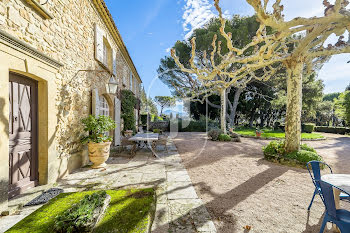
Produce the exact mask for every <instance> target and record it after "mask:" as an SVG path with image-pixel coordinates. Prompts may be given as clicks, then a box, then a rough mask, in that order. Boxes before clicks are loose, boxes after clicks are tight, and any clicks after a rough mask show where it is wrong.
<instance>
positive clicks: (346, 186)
mask: <svg viewBox="0 0 350 233" xmlns="http://www.w3.org/2000/svg"><path fill="white" fill-rule="evenodd" d="M321 180H323V181H325V182H327V183H329V184H332V185H334V186H336V187H338V188H340V189H342V190H343V191H344V192H346V194H349V195H350V174H327V175H323V176H322V177H321ZM333 193H334V202H335V208H336V209H339V208H340V205H339V202H340V193H341V191H340V190H339V189H337V188H333ZM333 230H336V231H339V229H338V228H337V227H335V225H333Z"/></svg>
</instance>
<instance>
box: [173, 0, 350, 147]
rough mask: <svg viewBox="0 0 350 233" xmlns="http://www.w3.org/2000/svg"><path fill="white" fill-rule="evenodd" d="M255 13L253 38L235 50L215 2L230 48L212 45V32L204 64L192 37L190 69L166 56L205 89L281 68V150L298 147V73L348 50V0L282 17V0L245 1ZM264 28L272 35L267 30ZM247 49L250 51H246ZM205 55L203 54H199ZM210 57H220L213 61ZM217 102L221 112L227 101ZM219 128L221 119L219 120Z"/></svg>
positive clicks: (259, 76) (266, 75) (241, 83)
mask: <svg viewBox="0 0 350 233" xmlns="http://www.w3.org/2000/svg"><path fill="white" fill-rule="evenodd" d="M246 1H247V2H248V4H250V5H251V6H252V7H253V8H254V10H255V13H256V16H257V20H258V22H259V23H260V27H259V29H258V30H257V33H256V36H255V37H254V38H253V40H252V42H251V43H249V44H247V45H246V46H245V47H243V48H236V47H234V44H233V42H232V40H231V38H232V35H231V34H230V33H227V32H226V31H225V24H226V19H225V18H224V17H223V15H222V10H221V8H220V7H219V0H215V7H216V9H217V10H218V12H219V17H220V21H221V28H220V32H221V34H222V36H223V37H224V38H225V39H226V43H227V47H228V49H229V52H228V53H226V54H225V55H221V53H220V46H219V47H218V48H216V43H215V42H216V39H217V38H216V36H215V35H214V38H213V52H212V53H211V55H210V58H208V59H205V60H207V62H204V63H202V62H198V61H199V59H196V50H195V47H196V43H195V42H196V41H195V38H192V40H191V44H192V53H191V58H190V60H189V63H190V67H189V68H188V67H185V66H183V65H182V64H181V63H180V61H179V59H178V56H177V54H176V51H175V50H174V49H173V50H172V51H171V54H172V56H173V58H174V60H175V62H176V64H177V65H178V66H179V67H180V68H181V70H182V71H184V72H187V73H189V74H192V76H191V78H192V79H193V80H194V81H193V82H194V83H196V82H198V83H201V84H202V85H204V86H205V87H207V90H209V91H213V90H214V91H220V93H221V96H223V95H224V92H223V90H224V89H225V88H228V87H230V86H244V85H246V83H247V82H249V81H250V80H252V79H258V80H268V79H269V78H270V77H271V75H273V74H275V73H276V72H277V71H278V70H279V69H280V67H281V65H282V66H283V69H285V71H286V75H287V110H286V120H285V124H286V143H285V145H286V148H285V149H286V151H287V152H292V151H296V150H299V147H300V140H301V111H302V76H303V74H306V75H309V74H310V73H311V72H313V70H314V69H315V68H317V67H318V66H319V65H320V64H323V63H324V62H325V61H326V60H328V59H329V58H330V57H331V56H332V55H335V54H342V53H350V40H349V41H344V34H345V33H346V31H348V32H349V31H350V12H349V11H348V10H347V9H346V7H347V5H348V4H349V2H348V1H347V0H336V1H335V3H334V5H332V4H330V3H329V2H328V1H327V0H324V1H323V5H324V6H325V11H324V16H322V17H311V18H303V17H297V18H294V19H292V20H285V19H284V16H283V15H282V11H283V5H281V0H275V2H274V3H273V4H272V9H273V10H272V12H268V7H267V6H268V4H269V0H263V1H262V0H246ZM266 28H272V30H273V33H272V34H267V33H266ZM333 34H335V35H336V36H337V37H338V40H337V42H336V43H334V44H328V45H325V42H326V41H327V39H329V38H330V36H331V35H333ZM247 50H250V51H252V52H251V53H250V54H249V55H247V54H246V53H245V52H246V51H247ZM200 55H202V56H203V57H204V58H206V57H207V55H206V54H205V53H203V54H200ZM215 56H218V57H220V58H221V59H219V60H217V61H215V59H214V58H215ZM224 100H225V98H222V100H221V102H222V103H221V112H225V108H226V105H225V103H223V102H224ZM221 127H222V128H224V127H225V122H223V120H222V119H221Z"/></svg>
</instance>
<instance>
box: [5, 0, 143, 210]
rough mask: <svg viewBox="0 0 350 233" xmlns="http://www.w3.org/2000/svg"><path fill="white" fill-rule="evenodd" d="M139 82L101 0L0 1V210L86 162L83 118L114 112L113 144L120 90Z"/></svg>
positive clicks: (135, 87) (137, 91)
mask: <svg viewBox="0 0 350 233" xmlns="http://www.w3.org/2000/svg"><path fill="white" fill-rule="evenodd" d="M113 83H115V84H118V85H117V89H116V88H115V86H116V85H111V84H113ZM141 83H142V81H141V79H140V77H139V75H138V73H137V70H136V68H135V66H134V64H133V61H132V59H131V57H130V55H129V53H128V51H127V48H126V47H125V45H124V43H123V40H122V38H121V36H120V33H119V31H118V29H117V27H116V26H115V23H114V21H113V19H112V16H111V15H110V13H109V11H108V9H107V7H106V5H105V3H104V1H103V0H0V89H1V92H0V139H1V140H0V160H1V163H0V212H1V211H2V210H5V209H6V208H7V201H8V199H9V198H11V197H13V196H15V195H17V194H19V193H20V192H22V191H24V190H25V189H27V188H30V187H33V186H36V185H42V184H47V183H53V182H55V181H56V180H57V179H58V178H59V177H62V176H63V175H65V174H67V173H69V172H71V171H72V170H74V169H76V168H78V167H81V166H82V165H85V164H86V163H87V161H88V157H87V150H86V147H85V146H83V145H81V143H80V142H79V138H80V137H81V136H82V134H83V131H82V125H81V123H80V121H81V119H82V118H83V117H86V116H88V115H89V114H96V115H101V114H104V115H109V116H111V117H112V118H113V119H115V121H116V122H117V125H118V128H117V129H116V130H115V131H114V132H110V134H112V135H113V136H114V144H115V145H118V144H119V143H120V131H121V127H120V125H121V120H120V115H121V106H120V95H119V94H118V93H120V90H122V89H130V90H132V91H133V92H134V94H135V95H136V96H137V97H139V95H140V85H141ZM138 112H139V110H138V109H135V113H136V114H135V115H136V116H138V114H139V113H138Z"/></svg>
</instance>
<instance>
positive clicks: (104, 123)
mask: <svg viewBox="0 0 350 233" xmlns="http://www.w3.org/2000/svg"><path fill="white" fill-rule="evenodd" d="M82 123H83V124H84V131H86V132H88V133H89V135H88V136H84V137H82V138H81V142H82V143H88V149H89V159H90V161H91V162H92V163H93V165H92V168H103V167H105V166H106V161H107V159H108V157H109V150H110V146H111V142H112V137H110V136H108V134H107V132H108V131H110V130H112V129H115V128H116V124H115V122H114V121H113V120H112V119H111V118H110V117H109V116H104V115H100V116H97V117H95V116H93V115H90V116H88V117H87V118H84V119H83V120H82Z"/></svg>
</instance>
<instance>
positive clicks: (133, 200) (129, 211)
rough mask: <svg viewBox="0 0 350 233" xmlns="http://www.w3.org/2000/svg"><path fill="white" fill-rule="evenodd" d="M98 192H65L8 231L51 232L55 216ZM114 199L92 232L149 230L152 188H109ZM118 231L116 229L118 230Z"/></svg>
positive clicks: (108, 192)
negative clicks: (86, 196) (88, 195)
mask: <svg viewBox="0 0 350 233" xmlns="http://www.w3.org/2000/svg"><path fill="white" fill-rule="evenodd" d="M93 192H96V191H86V192H76V193H62V194H60V195H58V196H57V197H56V198H54V199H52V200H51V201H49V202H48V203H47V204H46V205H44V206H42V207H41V208H39V209H37V210H36V211H35V212H33V213H32V214H30V215H29V216H27V217H26V218H24V219H23V220H22V221H20V222H19V223H17V224H16V225H14V226H13V227H12V228H11V229H9V230H8V231H7V232H9V233H19V232H21V233H39V232H40V233H44V232H45V233H46V232H52V229H53V225H54V221H55V217H56V216H57V215H58V214H60V213H62V212H63V211H65V210H67V209H69V208H70V207H71V206H72V205H73V204H75V203H77V202H79V201H80V200H81V199H82V198H83V197H84V196H85V195H87V194H92V193H93ZM106 192H107V194H108V195H110V196H111V202H110V204H109V207H108V208H107V210H106V213H105V215H104V217H103V219H102V220H101V221H100V222H99V223H98V225H97V226H96V228H95V229H94V231H93V232H96V233H97V232H99V233H100V232H125V233H129V232H130V233H131V232H138V233H141V232H148V227H149V225H150V221H151V217H150V216H152V215H153V212H154V208H153V207H154V205H155V204H154V201H155V198H154V191H153V189H132V190H107V191H106ZM116 230H117V231H116Z"/></svg>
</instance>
